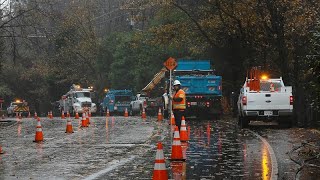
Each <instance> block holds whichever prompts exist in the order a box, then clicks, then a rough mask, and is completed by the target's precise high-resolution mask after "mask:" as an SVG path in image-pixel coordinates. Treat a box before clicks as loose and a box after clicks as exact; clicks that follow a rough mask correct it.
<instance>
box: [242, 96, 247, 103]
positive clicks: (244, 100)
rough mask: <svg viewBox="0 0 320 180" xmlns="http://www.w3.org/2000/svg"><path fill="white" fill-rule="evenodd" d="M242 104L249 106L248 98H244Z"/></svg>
mask: <svg viewBox="0 0 320 180" xmlns="http://www.w3.org/2000/svg"><path fill="white" fill-rule="evenodd" d="M242 104H243V105H247V96H243V97H242Z"/></svg>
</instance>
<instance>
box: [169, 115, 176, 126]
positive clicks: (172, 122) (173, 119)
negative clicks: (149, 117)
mask: <svg viewBox="0 0 320 180" xmlns="http://www.w3.org/2000/svg"><path fill="white" fill-rule="evenodd" d="M170 124H171V125H176V120H175V118H174V115H173V112H171V119H170Z"/></svg>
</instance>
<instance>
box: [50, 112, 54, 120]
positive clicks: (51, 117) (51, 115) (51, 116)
mask: <svg viewBox="0 0 320 180" xmlns="http://www.w3.org/2000/svg"><path fill="white" fill-rule="evenodd" d="M50 119H53V114H52V111H50Z"/></svg>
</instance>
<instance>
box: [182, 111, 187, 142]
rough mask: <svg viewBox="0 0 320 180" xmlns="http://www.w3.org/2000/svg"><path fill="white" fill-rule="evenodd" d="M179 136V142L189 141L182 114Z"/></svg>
mask: <svg viewBox="0 0 320 180" xmlns="http://www.w3.org/2000/svg"><path fill="white" fill-rule="evenodd" d="M180 138H181V142H185V141H189V137H188V131H187V126H186V120H185V119H184V116H182V120H181V128H180Z"/></svg>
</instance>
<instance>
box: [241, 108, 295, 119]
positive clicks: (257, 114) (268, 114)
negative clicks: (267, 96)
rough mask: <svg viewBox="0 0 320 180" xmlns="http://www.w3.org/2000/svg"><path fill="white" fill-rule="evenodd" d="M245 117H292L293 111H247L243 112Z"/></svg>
mask: <svg viewBox="0 0 320 180" xmlns="http://www.w3.org/2000/svg"><path fill="white" fill-rule="evenodd" d="M243 113H244V116H250V117H278V116H292V115H293V110H292V109H284V110H247V111H243Z"/></svg>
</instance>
